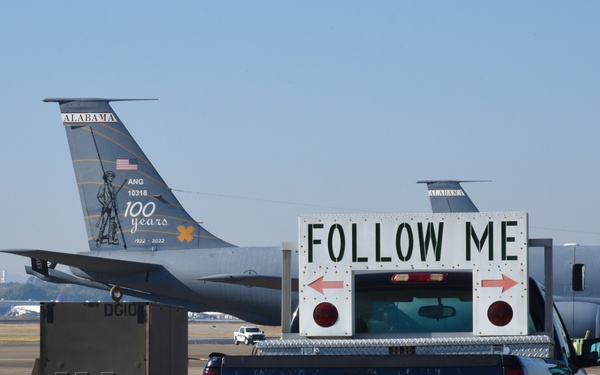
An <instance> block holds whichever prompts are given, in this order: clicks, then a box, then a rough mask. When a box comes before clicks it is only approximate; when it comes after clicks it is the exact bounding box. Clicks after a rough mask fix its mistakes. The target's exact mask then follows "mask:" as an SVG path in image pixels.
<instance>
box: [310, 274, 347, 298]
mask: <svg viewBox="0 0 600 375" xmlns="http://www.w3.org/2000/svg"><path fill="white" fill-rule="evenodd" d="M324 277H325V276H321V277H319V278H318V279H316V280H315V281H313V282H312V283H310V284H308V286H310V287H311V288H313V289H314V290H316V291H317V292H319V293H321V294H325V293H323V289H342V288H343V287H344V282H343V281H325V280H323V278H324Z"/></svg>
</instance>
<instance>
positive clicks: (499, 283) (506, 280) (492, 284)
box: [481, 274, 518, 293]
mask: <svg viewBox="0 0 600 375" xmlns="http://www.w3.org/2000/svg"><path fill="white" fill-rule="evenodd" d="M517 284H518V282H516V281H514V280H513V279H511V278H510V277H508V276H506V275H504V274H502V280H481V286H482V287H483V288H498V287H502V293H504V292H506V291H507V290H509V289H510V288H512V287H513V286H515V285H517Z"/></svg>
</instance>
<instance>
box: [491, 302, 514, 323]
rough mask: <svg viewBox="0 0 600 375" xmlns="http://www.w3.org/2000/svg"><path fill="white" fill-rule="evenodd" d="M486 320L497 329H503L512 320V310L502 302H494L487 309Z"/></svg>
mask: <svg viewBox="0 0 600 375" xmlns="http://www.w3.org/2000/svg"><path fill="white" fill-rule="evenodd" d="M487 315H488V319H489V320H490V322H491V323H492V324H493V325H495V326H498V327H504V326H505V325H507V324H508V323H510V322H511V320H512V318H513V309H512V307H510V305H509V304H508V303H506V302H504V301H496V302H494V303H492V304H491V305H490V307H489V308H488V312H487Z"/></svg>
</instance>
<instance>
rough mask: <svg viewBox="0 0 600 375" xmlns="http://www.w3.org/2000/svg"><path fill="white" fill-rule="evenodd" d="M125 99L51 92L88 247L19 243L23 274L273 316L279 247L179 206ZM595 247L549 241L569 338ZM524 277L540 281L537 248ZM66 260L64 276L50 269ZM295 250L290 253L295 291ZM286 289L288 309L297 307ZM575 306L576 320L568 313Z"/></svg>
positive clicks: (589, 301)
mask: <svg viewBox="0 0 600 375" xmlns="http://www.w3.org/2000/svg"><path fill="white" fill-rule="evenodd" d="M123 100H127V99H100V98H51V99H44V101H45V102H56V103H58V104H59V106H60V111H61V115H62V121H63V124H64V127H65V130H66V132H67V139H68V143H69V147H70V150H71V157H72V161H73V167H74V169H75V176H76V180H77V185H78V188H79V193H80V198H81V204H82V207H83V214H84V220H85V224H86V230H87V236H88V243H89V247H90V249H89V250H90V251H86V252H81V253H78V254H71V253H61V252H54V251H48V250H32V249H17V250H3V252H7V253H12V254H17V255H21V256H26V257H29V258H31V264H32V265H31V267H29V266H28V267H26V272H27V273H28V274H30V275H33V276H36V277H38V278H40V279H42V280H44V281H48V282H54V283H71V284H78V285H84V286H88V287H93V288H98V289H103V290H107V291H110V292H111V295H112V296H113V299H115V300H118V299H119V298H120V297H121V296H122V294H123V293H125V294H127V295H130V296H133V297H139V298H144V299H147V300H150V301H156V302H160V303H166V304H171V305H175V306H182V307H186V308H188V309H189V310H191V311H219V312H223V313H227V314H231V315H234V316H237V317H238V318H240V319H243V320H245V321H248V322H251V323H255V324H264V325H278V324H280V322H281V313H280V311H281V268H282V266H281V264H282V259H281V247H237V246H235V245H232V244H230V243H228V242H226V241H224V240H222V239H220V238H218V237H216V236H214V235H213V234H211V233H210V232H208V231H207V230H206V229H205V228H204V227H202V226H201V225H200V224H198V223H197V222H196V221H194V220H193V219H192V218H191V217H190V215H189V214H188V213H187V212H186V211H185V209H184V208H183V207H181V205H180V204H179V202H178V200H177V198H176V197H175V196H174V195H173V193H172V191H171V189H170V188H169V187H168V185H167V184H166V183H165V182H164V181H163V179H162V178H161V177H160V175H159V174H158V172H157V171H156V169H155V168H154V167H153V165H152V164H151V163H150V161H149V160H148V158H147V157H146V156H145V155H144V153H143V151H142V150H141V148H140V147H139V146H138V144H137V142H136V141H135V140H134V139H133V137H132V136H131V134H130V133H129V132H128V131H127V129H126V128H125V126H124V125H123V123H122V122H121V120H120V119H119V117H118V116H117V115H116V113H115V112H114V110H113V109H112V107H111V106H110V104H109V102H111V101H123ZM420 182H423V183H426V184H427V187H428V192H429V197H430V202H431V206H432V211H433V212H434V213H438V212H477V211H478V209H477V207H476V206H475V205H474V204H473V202H472V201H471V199H470V198H469V197H468V195H467V194H466V192H465V191H464V190H463V189H462V187H461V185H460V183H461V182H466V181H447V180H444V181H420ZM599 253H600V248H599V247H597V246H595V247H584V246H564V247H563V246H555V248H554V292H555V301H556V304H557V306H558V307H559V309H560V311H561V314H562V316H563V319H564V320H565V323H566V324H567V326H568V328H569V330H570V333H571V335H572V337H582V336H583V335H584V333H585V330H586V329H589V330H591V335H592V336H594V337H600V326H599V324H598V322H599V321H600V292H599V290H600V284H599V283H598V280H597V277H595V275H594V277H593V279H592V280H589V281H587V283H586V279H585V276H586V267H587V274H589V275H593V272H590V271H592V270H591V268H592V267H593V261H592V260H593V256H595V255H596V254H599ZM530 257H531V259H530V262H529V264H530V274H531V275H532V276H534V277H537V278H538V280H543V277H542V275H543V269H542V265H543V261H541V259H542V254H541V252H536V251H532V252H531V254H530ZM58 264H62V265H66V266H69V267H70V271H71V273H72V274H69V273H66V272H63V271H60V270H57V269H56V266H57V265H58ZM297 264H298V254H297V252H292V278H293V281H292V288H293V289H294V290H297V279H298V267H297ZM297 299H298V296H297V293H292V307H295V306H296V304H297ZM575 312H577V319H574V316H575Z"/></svg>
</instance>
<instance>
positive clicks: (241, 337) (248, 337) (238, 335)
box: [233, 326, 265, 345]
mask: <svg viewBox="0 0 600 375" xmlns="http://www.w3.org/2000/svg"><path fill="white" fill-rule="evenodd" d="M264 339H265V333H264V332H263V331H261V330H260V329H259V328H258V327H254V326H242V327H240V329H239V330H237V331H235V332H234V333H233V342H234V343H235V344H236V345H238V344H239V343H240V342H243V343H244V344H246V345H250V344H254V343H255V342H257V341H262V340H264Z"/></svg>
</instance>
